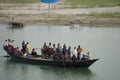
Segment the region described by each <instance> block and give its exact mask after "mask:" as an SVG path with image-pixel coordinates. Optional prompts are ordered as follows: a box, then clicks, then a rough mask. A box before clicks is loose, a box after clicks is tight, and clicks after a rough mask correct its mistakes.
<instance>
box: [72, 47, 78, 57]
mask: <svg viewBox="0 0 120 80" xmlns="http://www.w3.org/2000/svg"><path fill="white" fill-rule="evenodd" d="M72 54H73V56H75V57H76V58H77V50H76V47H74V50H73V51H72Z"/></svg>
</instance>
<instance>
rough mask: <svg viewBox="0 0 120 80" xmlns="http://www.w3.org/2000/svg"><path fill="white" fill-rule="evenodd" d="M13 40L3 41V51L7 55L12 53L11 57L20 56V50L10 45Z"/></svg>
mask: <svg viewBox="0 0 120 80" xmlns="http://www.w3.org/2000/svg"><path fill="white" fill-rule="evenodd" d="M13 41H14V40H10V39H7V40H5V42H4V44H3V47H4V49H5V50H6V51H7V52H8V53H11V54H12V53H14V54H13V55H15V56H21V55H22V53H21V50H19V47H16V48H14V47H13V46H12V44H11V42H13Z"/></svg>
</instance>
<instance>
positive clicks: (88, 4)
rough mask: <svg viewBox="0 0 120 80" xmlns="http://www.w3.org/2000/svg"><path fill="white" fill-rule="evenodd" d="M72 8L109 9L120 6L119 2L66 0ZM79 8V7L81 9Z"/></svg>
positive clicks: (117, 0) (112, 0) (107, 0)
mask: <svg viewBox="0 0 120 80" xmlns="http://www.w3.org/2000/svg"><path fill="white" fill-rule="evenodd" d="M66 1H67V2H70V4H71V5H72V6H73V7H78V5H81V6H82V7H111V6H120V0H66ZM81 6H79V7H81Z"/></svg>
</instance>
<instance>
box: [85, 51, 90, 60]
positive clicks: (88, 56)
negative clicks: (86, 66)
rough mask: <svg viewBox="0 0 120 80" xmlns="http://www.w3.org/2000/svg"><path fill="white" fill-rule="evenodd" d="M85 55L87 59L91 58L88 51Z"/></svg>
mask: <svg viewBox="0 0 120 80" xmlns="http://www.w3.org/2000/svg"><path fill="white" fill-rule="evenodd" d="M86 57H87V60H91V56H90V53H89V52H87V55H86Z"/></svg>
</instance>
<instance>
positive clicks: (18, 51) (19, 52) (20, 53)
mask: <svg viewBox="0 0 120 80" xmlns="http://www.w3.org/2000/svg"><path fill="white" fill-rule="evenodd" d="M17 54H18V56H21V55H22V52H21V51H20V50H19V47H17Z"/></svg>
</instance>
